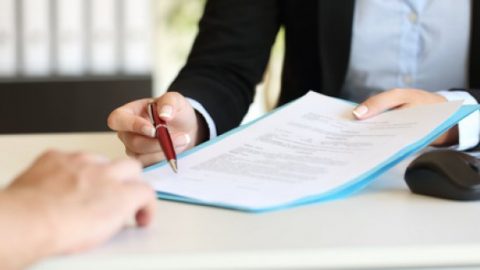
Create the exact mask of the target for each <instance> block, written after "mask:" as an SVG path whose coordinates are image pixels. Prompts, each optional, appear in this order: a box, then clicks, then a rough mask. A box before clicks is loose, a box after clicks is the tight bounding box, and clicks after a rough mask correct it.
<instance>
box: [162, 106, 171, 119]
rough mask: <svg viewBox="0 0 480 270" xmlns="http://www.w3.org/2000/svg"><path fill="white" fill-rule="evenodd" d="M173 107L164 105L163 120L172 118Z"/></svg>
mask: <svg viewBox="0 0 480 270" xmlns="http://www.w3.org/2000/svg"><path fill="white" fill-rule="evenodd" d="M172 112H173V107H172V106H170V105H164V106H162V108H161V109H160V114H159V115H160V117H162V118H172Z"/></svg>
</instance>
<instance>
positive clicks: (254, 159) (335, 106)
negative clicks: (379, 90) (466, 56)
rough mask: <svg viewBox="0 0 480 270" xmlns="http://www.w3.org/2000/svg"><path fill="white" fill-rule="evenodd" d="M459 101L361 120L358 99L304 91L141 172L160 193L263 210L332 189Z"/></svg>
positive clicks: (424, 131) (421, 134)
mask: <svg viewBox="0 0 480 270" xmlns="http://www.w3.org/2000/svg"><path fill="white" fill-rule="evenodd" d="M461 104H462V102H461V101H457V102H448V103H442V104H434V105H424V106H418V107H414V108H409V109H400V110H392V111H388V112H385V113H382V114H380V115H378V116H376V117H374V118H371V119H368V120H363V121H359V120H356V119H355V118H354V117H353V115H352V110H353V108H354V107H355V104H352V103H348V102H346V101H343V100H339V99H336V98H331V97H327V96H324V95H321V94H318V93H314V92H309V93H308V94H306V95H305V96H303V97H301V98H299V99H298V100H296V101H294V102H292V103H290V104H287V105H286V106H284V107H282V108H280V109H278V110H277V111H275V112H273V113H271V114H269V115H267V116H266V117H264V118H262V119H260V120H258V121H257V122H255V123H253V124H250V125H248V126H246V127H241V128H239V129H237V130H234V131H232V132H230V133H229V134H226V135H225V136H223V137H220V138H218V139H216V140H214V141H213V142H209V143H206V144H205V145H202V146H200V147H199V148H198V149H193V151H191V152H190V153H188V154H187V155H185V156H184V157H182V158H180V159H179V161H178V166H179V172H178V173H177V174H175V173H173V172H172V171H171V169H170V168H169V167H168V166H165V165H157V166H153V167H152V168H149V169H147V170H146V171H145V173H144V177H145V179H146V180H147V181H148V182H150V183H151V184H152V186H153V187H154V188H155V190H156V191H158V192H159V193H161V194H169V195H172V196H176V197H178V198H183V200H186V201H193V202H197V203H202V204H209V205H217V206H224V207H232V208H239V209H250V210H255V209H268V208H275V207H278V206H282V205H288V204H290V203H294V202H295V201H298V200H301V199H304V198H308V197H311V196H318V195H322V194H327V193H329V192H334V191H335V190H339V189H341V187H342V186H344V185H346V184H348V183H349V182H351V181H353V180H355V179H357V178H358V177H359V176H361V175H363V174H365V173H367V172H369V171H370V170H372V169H374V168H376V167H377V166H378V165H379V164H382V163H384V162H385V161H386V160H388V159H389V158H391V157H392V156H394V155H395V154H397V153H398V152H399V151H401V150H402V149H404V148H405V147H407V146H409V145H411V144H412V143H414V142H418V141H420V140H422V139H424V138H425V137H426V136H427V135H428V134H430V133H431V132H432V131H433V130H434V129H435V128H437V127H438V126H439V125H441V124H442V123H443V122H445V121H446V120H447V119H449V117H450V116H452V115H453V114H454V113H455V112H456V111H457V110H459V108H460V107H461Z"/></svg>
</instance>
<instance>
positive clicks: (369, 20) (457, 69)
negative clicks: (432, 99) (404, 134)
mask: <svg viewBox="0 0 480 270" xmlns="http://www.w3.org/2000/svg"><path fill="white" fill-rule="evenodd" d="M470 17H471V0H441V1H439V0H395V1H392V0H357V1H356V2H355V13H354V20H353V33H352V47H351V54H350V55H351V56H350V63H349V68H348V72H347V77H346V81H345V85H344V87H343V89H342V98H345V99H349V100H352V101H355V102H362V101H363V100H365V99H367V98H368V97H369V96H372V95H375V94H378V93H379V92H382V91H385V90H389V89H392V88H418V89H423V90H426V91H431V92H438V93H439V94H441V95H443V96H444V97H445V98H447V99H448V100H457V99H463V100H464V103H466V104H476V103H477V102H476V100H475V99H474V98H473V97H472V96H470V95H469V94H468V93H465V92H447V91H441V90H447V89H450V88H467V86H468V83H467V82H468V77H467V76H468V59H469V41H470ZM439 91H440V92H439ZM479 121H480V117H479V113H478V112H476V113H474V114H473V115H472V116H470V117H468V118H467V119H465V120H463V121H462V122H460V124H459V129H460V130H459V131H460V138H459V146H458V148H459V149H466V148H469V147H472V146H475V145H476V144H477V143H478V141H479V133H480V132H479V126H480V123H479Z"/></svg>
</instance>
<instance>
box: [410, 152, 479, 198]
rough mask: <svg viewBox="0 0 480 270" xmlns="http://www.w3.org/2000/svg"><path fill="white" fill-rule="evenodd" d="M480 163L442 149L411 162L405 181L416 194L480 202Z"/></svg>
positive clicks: (467, 156)
mask: <svg viewBox="0 0 480 270" xmlns="http://www.w3.org/2000/svg"><path fill="white" fill-rule="evenodd" d="M479 171H480V162H479V161H478V160H477V159H476V158H474V157H472V156H470V155H468V154H466V153H463V152H458V151H454V150H438V151H432V152H427V153H424V154H422V155H420V156H418V157H417V158H416V159H415V160H413V161H412V163H410V165H409V166H408V167H407V170H406V172H405V181H406V182H407V185H408V187H409V188H410V190H411V191H412V192H413V193H417V194H422V195H428V196H433V197H438V198H444V199H451V200H461V201H471V200H479V199H480V173H479Z"/></svg>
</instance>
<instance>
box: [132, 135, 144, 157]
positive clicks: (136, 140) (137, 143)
mask: <svg viewBox="0 0 480 270" xmlns="http://www.w3.org/2000/svg"><path fill="white" fill-rule="evenodd" d="M129 145H130V148H131V150H133V151H134V152H137V153H141V152H142V151H141V150H142V149H143V148H144V145H145V142H144V139H143V138H142V137H141V136H131V137H130V139H129Z"/></svg>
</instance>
